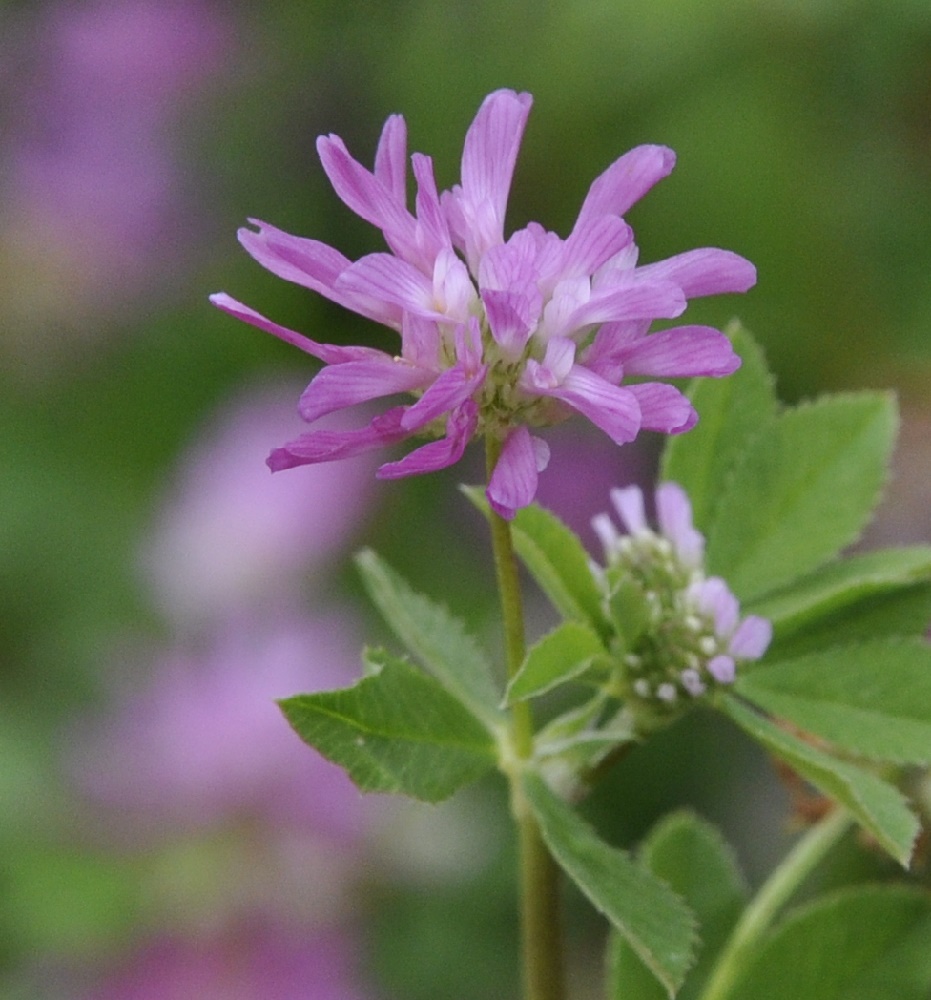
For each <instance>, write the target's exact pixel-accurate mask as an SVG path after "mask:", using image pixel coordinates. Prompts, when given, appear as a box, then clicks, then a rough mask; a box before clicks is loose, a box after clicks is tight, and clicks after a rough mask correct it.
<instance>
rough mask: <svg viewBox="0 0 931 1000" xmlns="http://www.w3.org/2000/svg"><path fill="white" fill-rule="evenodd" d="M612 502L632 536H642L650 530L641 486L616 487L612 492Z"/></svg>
mask: <svg viewBox="0 0 931 1000" xmlns="http://www.w3.org/2000/svg"><path fill="white" fill-rule="evenodd" d="M611 502H612V503H613V504H614V509H615V510H616V511H617V514H618V517H619V518H620V519H621V521H623V523H624V527H625V528H627V530H628V532H630V534H631V535H642V534H643V533H644V532H645V531H649V530H650V528H649V525H648V524H647V515H646V511H645V510H644V504H643V490H641V489H640V487H639V486H624V487H615V488H614V489H612V490H611Z"/></svg>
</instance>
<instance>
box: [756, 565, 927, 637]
mask: <svg viewBox="0 0 931 1000" xmlns="http://www.w3.org/2000/svg"><path fill="white" fill-rule="evenodd" d="M927 580H931V546H928V545H916V546H914V547H913V548H907V549H905V548H903V549H883V550H881V551H878V552H867V553H864V554H862V555H856V556H851V557H850V558H849V559H844V560H841V561H840V562H833V563H830V564H829V565H828V566H824V567H823V568H821V569H819V570H816V571H815V572H814V573H811V574H809V575H808V576H806V577H803V578H802V579H801V580H796V581H795V583H793V584H792V585H790V586H789V587H787V588H785V589H783V590H780V591H778V592H777V593H775V594H770V595H768V596H766V597H764V598H762V599H761V600H758V601H754V602H753V603H752V604H750V605H749V606H747V607H746V608H745V610H746V611H747V612H748V613H751V612H752V613H753V614H757V615H762V616H763V617H764V618H768V619H769V620H770V621H771V622H772V623H773V627H774V629H775V632H776V635H777V636H780V637H781V636H785V635H789V634H791V633H792V632H794V631H796V630H798V629H799V628H802V627H803V626H805V625H808V624H809V623H811V622H812V621H813V620H815V619H818V618H823V617H825V616H826V615H829V614H833V613H834V612H836V611H838V610H839V609H841V608H844V607H846V606H847V605H850V604H854V603H856V602H858V601H860V600H862V599H863V598H865V597H872V596H873V595H876V594H885V593H888V592H890V591H895V590H900V589H903V588H906V587H908V586H910V585H912V584H915V583H920V582H923V581H927Z"/></svg>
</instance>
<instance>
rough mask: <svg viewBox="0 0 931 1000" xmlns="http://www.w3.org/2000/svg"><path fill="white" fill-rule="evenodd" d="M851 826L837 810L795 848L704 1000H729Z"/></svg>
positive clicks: (733, 942)
mask: <svg viewBox="0 0 931 1000" xmlns="http://www.w3.org/2000/svg"><path fill="white" fill-rule="evenodd" d="M851 823H852V820H851V818H850V815H849V814H848V813H847V811H846V810H845V809H841V808H839V807H835V808H834V809H833V810H832V811H831V812H830V813H828V815H827V816H825V817H824V819H822V820H820V822H818V823H817V824H816V825H815V826H813V827H812V828H811V829H810V830H809V831H808V832H807V833H806V834H805V835H804V836H803V837H802V838H801V839H800V840H799V841H798V842H797V843H796V844H795V846H794V847H793V848H792V850H791V851H790V852H789V853H788V855H787V856H786V857H785V859H784V860H783V861H782V863H781V864H780V865H779V867H778V868H777V869H776V870H775V871H774V872H773V873H772V875H770V877H769V878H768V879H767V880H766V882H764V883H763V885H762V886H761V887H760V889H759V891H758V892H757V894H756V896H755V897H754V898H753V901H752V902H751V903H750V905H749V906H748V907H747V908H746V910H744V912H743V915H742V916H741V918H740V920H738V921H737V925H736V926H735V927H734V930H733V931H732V933H731V936H730V939H729V940H728V942H727V944H726V945H725V946H724V950H723V951H722V952H721V955H720V956H719V958H718V960H717V962H716V963H715V967H714V972H713V974H712V976H711V978H710V979H709V980H708V982H707V984H706V985H705V990H704V992H703V993H702V995H701V1000H726V998H728V997H730V996H731V991H732V989H733V987H734V984H735V983H736V982H737V980H738V979H739V978H740V976H741V975H742V974H743V972H744V970H745V969H746V967H747V966H748V965H749V964H750V961H751V960H752V959H753V957H754V954H755V952H756V948H757V945H758V944H759V942H760V939H761V938H762V937H763V935H764V934H765V933H766V931H767V930H769V927H770V926H771V924H772V922H773V920H774V919H775V917H776V914H777V913H778V912H779V910H781V909H782V907H783V906H784V905H785V904H786V903H787V902H788V901H789V899H790V898H791V896H792V895H793V894H794V893H795V891H796V889H798V887H799V886H800V885H801V884H802V882H804V880H805V879H806V878H807V877H808V875H809V874H810V873H811V872H812V871H813V870H814V868H815V867H816V866H817V865H818V864H819V862H820V861H821V860H822V859H823V858H824V856H825V855H826V854H827V853H828V851H830V850H831V848H832V847H833V846H834V845H835V844H836V843H837V842H838V841H839V840H840V839H841V837H842V836H843V835H844V834H845V833H846V832H847V829H848V828H849V827H850V825H851Z"/></svg>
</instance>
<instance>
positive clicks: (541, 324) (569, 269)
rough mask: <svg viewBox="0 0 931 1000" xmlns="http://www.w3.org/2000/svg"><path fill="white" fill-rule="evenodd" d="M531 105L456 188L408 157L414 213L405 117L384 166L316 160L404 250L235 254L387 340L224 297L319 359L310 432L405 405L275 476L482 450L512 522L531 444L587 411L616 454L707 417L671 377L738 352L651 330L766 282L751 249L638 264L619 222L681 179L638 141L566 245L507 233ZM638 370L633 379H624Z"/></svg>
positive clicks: (484, 140)
mask: <svg viewBox="0 0 931 1000" xmlns="http://www.w3.org/2000/svg"><path fill="white" fill-rule="evenodd" d="M530 105H531V97H530V95H529V94H518V93H515V92H514V91H511V90H499V91H495V92H494V93H492V94H490V95H489V96H488V97H487V98H486V99H485V100H484V102H483V103H482V106H481V107H480V108H479V111H478V114H477V115H476V117H475V119H474V121H473V122H472V124H471V126H470V127H469V129H468V132H467V133H466V137H465V144H464V149H463V154H462V169H461V181H460V183H459V184H457V185H455V186H454V187H453V188H452V189H451V190H449V191H444V192H442V193H440V192H438V191H437V187H436V183H435V180H434V174H433V164H432V161H431V160H430V158H429V157H427V156H423V155H422V154H417V153H415V154H414V155H413V156H412V157H411V163H412V168H413V174H414V178H415V181H416V188H417V193H416V197H415V204H414V211H413V212H412V211H411V210H410V209H409V208H408V205H407V199H406V193H405V192H406V161H407V132H406V126H405V123H404V119H403V118H401V117H400V116H392V117H391V118H389V119H388V121H387V122H386V123H385V127H384V130H383V131H382V135H381V139H380V141H379V144H378V149H377V151H376V154H375V164H374V168H373V169H372V170H369V169H368V168H366V167H364V166H362V164H360V163H359V162H358V161H357V160H355V159H354V158H353V157H352V156H351V155H350V153H349V151H348V150H347V149H346V146H345V144H344V143H343V141H342V140H341V139H340V138H339V137H337V136H332V135H331V136H323V137H321V138H320V139H319V140H318V143H317V149H318V152H319V154H320V159H321V161H322V163H323V168H324V170H325V171H326V173H327V176H328V177H329V179H330V181H331V183H332V184H333V187H334V189H335V191H336V193H337V195H338V196H339V197H340V198H341V199H342V201H343V202H344V203H345V204H346V205H347V206H348V207H349V208H350V209H352V211H354V212H355V213H356V214H357V215H359V216H361V217H362V218H363V219H365V220H367V221H368V222H371V223H372V224H373V225H375V226H376V227H378V228H379V229H380V230H381V232H382V234H383V236H384V239H385V242H386V244H387V246H388V248H389V250H390V252H389V253H373V254H369V255H367V256H365V257H362V258H361V259H360V260H358V261H355V262H353V261H350V260H348V259H347V258H346V257H344V256H343V255H342V254H341V253H340V252H339V251H338V250H336V249H334V248H333V247H330V246H328V245H326V244H324V243H321V242H319V241H317V240H313V239H307V238H303V237H297V236H292V235H289V234H288V233H284V232H282V231H281V230H279V229H276V228H275V227H274V226H271V225H269V224H268V223H265V222H259V221H256V220H253V224H254V226H255V228H254V229H242V230H240V233H239V238H240V242H241V243H242V245H243V246H244V247H245V249H246V250H247V251H248V252H249V253H250V254H251V255H252V256H253V257H254V258H255V259H256V260H257V261H258V262H259V263H260V264H262V265H263V266H264V267H266V268H267V269H268V270H270V271H272V272H273V273H274V274H276V275H278V276H279V277H282V278H284V279H286V280H288V281H293V282H296V283H297V284H300V285H303V286H304V287H306V288H310V289H312V290H313V291H316V292H318V293H319V294H321V295H324V296H325V297H327V298H329V299H331V300H332V301H334V302H336V303H338V304H339V305H342V306H344V307H346V308H348V309H351V310H352V311H354V312H356V313H359V314H360V315H362V316H365V317H367V318H369V319H372V320H375V321H376V322H378V323H382V324H384V325H385V326H388V327H391V328H392V329H393V330H394V331H396V333H397V334H398V335H399V338H400V343H399V346H398V347H397V348H395V349H393V350H391V351H379V350H375V349H372V348H368V347H341V346H334V345H328V344H321V343H318V342H316V341H313V340H310V339H309V338H306V337H302V336H301V335H300V334H297V333H295V332H294V331H292V330H288V329H286V328H284V327H281V326H279V325H278V324H276V323H274V322H272V321H271V320H269V319H266V318H265V317H264V316H262V315H261V314H259V313H257V312H255V311H254V310H253V309H251V308H249V307H248V306H245V305H243V304H242V303H239V302H237V301H236V300H235V299H232V298H231V297H230V296H228V295H226V294H225V293H219V294H216V295H213V296H212V297H211V300H212V301H213V303H214V304H215V305H216V306H218V307H219V308H220V309H223V310H225V311H226V312H228V313H230V314H231V315H233V316H235V317H237V318H239V319H241V320H243V321H245V322H247V323H250V324H252V325H253V326H256V327H258V328H259V329H262V330H265V331H267V332H269V333H272V334H273V335H275V336H277V337H280V338H281V339H283V340H285V341H287V342H288V343H291V344H294V345H296V346H299V347H301V348H302V349H303V350H304V351H306V352H307V353H308V354H311V355H312V356H313V357H316V358H317V359H319V360H320V361H322V362H323V363H324V365H325V367H324V368H323V370H322V371H321V372H320V373H319V374H318V375H317V376H316V377H315V378H314V379H313V381H312V382H311V383H310V385H309V386H308V388H307V390H306V391H305V393H304V395H303V396H302V398H301V404H300V412H301V415H302V416H303V418H304V419H305V420H306V421H308V422H309V423H310V424H312V425H313V424H314V423H315V421H316V420H317V419H319V418H320V417H321V416H323V415H324V414H326V413H329V412H332V411H335V410H341V409H344V408H346V407H350V406H354V405H356V404H358V403H362V402H366V401H369V400H373V399H378V398H384V397H388V396H393V395H395V394H397V393H409V394H411V395H413V396H414V397H415V402H414V403H412V404H409V405H401V406H397V407H395V408H393V409H389V410H388V411H387V412H386V413H385V414H383V415H382V416H380V417H376V418H374V419H373V420H371V421H370V422H369V424H368V425H367V426H365V427H363V428H361V429H357V430H354V431H346V432H343V433H342V434H341V435H334V434H333V433H332V432H328V431H321V430H319V429H316V428H313V427H312V429H311V430H309V431H308V432H306V433H305V434H303V435H301V436H300V437H298V438H296V439H295V440H293V441H291V442H289V443H287V444H285V445H284V446H283V447H281V448H278V449H276V450H275V451H273V452H272V454H271V456H270V458H269V460H268V464H269V465H270V466H271V468H272V469H273V470H278V469H284V468H291V467H293V466H295V465H304V464H308V463H313V462H323V461H332V460H334V459H337V458H343V457H346V456H348V455H352V454H357V453H359V452H360V451H367V450H370V449H375V448H380V447H382V446H385V445H391V444H394V443H396V442H398V441H402V440H404V439H406V438H408V437H414V436H425V437H428V438H435V439H437V440H434V441H432V442H431V443H429V444H426V445H422V446H420V447H417V448H415V449H414V450H413V451H411V452H410V453H408V455H407V456H406V458H404V459H403V460H402V461H401V462H392V463H388V464H387V465H386V466H382V468H381V469H380V470H379V472H378V475H379V476H380V477H383V478H395V477H398V476H408V475H415V474H419V473H424V472H431V471H434V470H437V469H442V468H444V467H446V466H449V465H452V464H453V463H454V462H456V461H458V459H459V457H460V456H461V454H462V452H463V450H464V448H465V446H466V444H467V443H468V442H469V441H470V440H471V439H472V438H474V437H476V436H490V437H492V438H493V439H497V440H498V441H499V442H500V443H501V450H500V456H499V458H498V461H497V465H496V467H495V469H494V472H493V474H492V477H491V479H490V481H489V486H488V491H487V492H488V500H489V502H490V504H491V506H492V507H493V508H494V509H495V510H496V511H497V512H498V513H499V514H500V515H501V516H503V517H511V516H513V514H514V513H515V511H516V510H517V509H519V508H520V507H523V506H526V505H527V504H528V503H530V502H531V501H532V500H533V498H534V495H535V493H536V489H537V478H538V474H539V473H540V472H542V471H543V469H544V468H545V467H546V463H547V459H548V450H547V448H546V447H545V446H543V445H542V443H541V442H540V440H539V438H537V436H536V434H535V433H534V431H535V430H536V429H537V428H540V427H545V426H548V425H552V424H554V423H557V422H560V421H562V420H564V419H566V418H567V417H568V416H570V415H571V414H573V413H579V414H581V415H582V416H584V417H586V418H587V419H588V420H590V421H591V422H592V423H593V424H594V425H595V426H596V427H598V428H599V429H600V430H602V431H603V432H604V433H606V434H607V435H608V437H609V438H611V440H612V441H614V442H615V443H616V444H625V443H627V442H629V441H632V440H633V439H634V438H635V437H636V436H637V434H638V433H639V431H640V430H641V429H647V430H656V431H662V432H665V433H679V432H682V431H685V430H688V429H689V428H691V427H692V426H693V425H694V424H695V422H696V420H697V415H696V413H695V411H694V409H693V408H692V405H691V403H690V402H689V401H688V399H686V397H685V396H683V395H682V393H680V392H679V390H678V389H676V388H674V387H673V386H671V385H669V384H668V383H667V382H666V381H664V380H665V379H669V378H683V377H691V376H697V375H707V376H714V377H718V376H723V375H727V374H730V373H731V372H733V371H734V370H735V369H736V368H737V367H738V366H739V364H740V359H739V358H738V357H737V355H736V354H735V353H734V351H733V349H732V347H731V344H730V342H729V341H728V339H727V338H726V337H725V336H724V335H723V334H722V333H721V332H719V331H718V330H715V329H712V328H710V327H706V326H695V325H689V326H676V327H673V328H672V329H667V330H664V331H662V332H659V333H653V334H650V333H649V329H650V326H651V324H652V322H653V321H654V320H657V319H674V318H676V317H678V316H679V315H681V313H682V312H683V311H684V310H685V308H686V304H687V300H688V299H690V298H694V297H697V296H703V295H716V294H720V293H722V292H743V291H746V290H747V289H748V288H750V287H751V286H752V285H753V284H754V282H755V280H756V272H755V270H754V268H753V266H752V265H751V264H750V263H749V262H748V261H746V260H744V259H743V258H742V257H739V256H738V255H737V254H734V253H731V252H729V251H726V250H718V249H714V248H705V249H699V250H691V251H688V252H686V253H682V254H679V255H677V256H674V257H671V258H669V259H668V260H664V261H659V262H657V263H653V264H648V265H645V266H640V265H639V264H638V260H637V247H636V245H635V243H634V238H633V233H632V231H631V229H630V226H628V225H627V223H626V222H625V221H624V218H623V216H624V213H625V212H626V211H627V210H628V209H629V208H630V207H631V205H633V204H634V202H636V201H637V200H638V199H639V198H640V197H641V196H642V195H644V194H645V193H646V192H647V191H648V190H649V189H650V188H651V187H652V186H653V185H654V184H655V183H656V182H657V181H659V180H660V179H662V178H663V177H665V176H666V175H667V174H668V173H669V172H670V171H671V170H672V168H673V165H674V163H675V156H674V154H673V153H672V151H671V150H669V149H666V148H665V147H663V146H638V147H637V148H636V149H633V150H631V151H630V152H629V153H626V154H625V155H624V156H622V157H620V158H619V159H618V160H616V161H615V162H614V163H613V164H611V166H609V167H608V169H607V170H606V171H604V173H602V174H601V176H600V177H598V178H596V180H595V181H594V183H593V184H592V185H591V188H590V189H589V192H588V194H587V195H586V197H585V199H584V200H583V202H582V206H581V209H580V211H579V215H578V218H577V220H576V223H575V225H574V226H573V229H572V231H571V232H570V233H569V235H568V236H567V237H565V238H562V237H560V236H558V235H557V234H556V233H553V232H550V231H548V230H546V229H544V228H543V226H541V225H539V224H538V223H535V222H532V223H530V224H529V225H528V226H526V227H525V228H524V229H520V230H518V231H516V232H514V233H512V234H511V235H510V236H507V237H506V236H505V231H504V220H505V213H506V208H507V200H508V194H509V191H510V185H511V178H512V175H513V172H514V165H515V162H516V159H517V153H518V150H519V147H520V142H521V138H522V136H523V132H524V127H525V125H526V122H527V117H528V115H529V112H530ZM631 376H636V377H637V378H638V379H645V380H644V381H638V382H637V383H636V384H629V383H628V382H627V380H628V379H629V378H630V377H631Z"/></svg>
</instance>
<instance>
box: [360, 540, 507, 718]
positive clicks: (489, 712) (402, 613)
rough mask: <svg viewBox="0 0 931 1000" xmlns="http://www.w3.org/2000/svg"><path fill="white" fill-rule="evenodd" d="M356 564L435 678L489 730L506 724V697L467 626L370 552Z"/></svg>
mask: <svg viewBox="0 0 931 1000" xmlns="http://www.w3.org/2000/svg"><path fill="white" fill-rule="evenodd" d="M356 564H357V565H358V567H359V570H360V572H361V573H362V580H363V582H364V583H365V587H366V590H367V591H368V593H369V596H370V597H371V598H372V601H373V602H374V603H375V605H376V606H377V608H378V610H379V611H380V612H381V613H382V616H383V617H384V619H385V621H386V622H387V623H388V625H389V626H390V627H391V629H392V631H393V632H394V634H395V635H396V636H397V637H398V638H399V639H400V640H401V642H403V643H404V645H405V646H406V647H407V648H408V649H409V650H410V652H411V653H412V654H413V655H414V656H415V657H416V658H417V659H418V660H420V662H421V663H422V664H423V665H424V666H425V667H426V668H427V669H428V670H429V671H430V672H431V673H432V674H433V676H434V677H436V679H437V680H438V681H439V682H440V683H441V684H442V685H443V687H444V688H446V690H447V691H449V693H450V694H452V695H454V696H455V697H456V698H458V699H459V701H461V702H462V704H463V705H465V706H466V707H467V708H468V709H469V710H470V711H471V712H472V714H473V715H475V716H476V717H477V718H479V719H481V720H482V721H483V722H484V723H485V724H486V726H487V727H488V728H489V730H494V729H496V728H497V727H498V725H499V724H500V723H501V721H502V718H503V716H502V714H501V711H500V710H499V708H498V703H499V701H500V698H501V696H500V694H499V693H498V691H497V690H496V687H495V683H494V680H493V679H492V668H491V664H490V663H489V661H488V658H487V657H486V656H485V654H484V653H483V652H482V650H481V649H480V648H479V646H478V644H477V643H476V641H475V639H473V637H472V636H471V635H470V634H469V633H468V632H467V631H466V628H465V626H464V625H463V623H462V622H461V621H460V620H459V619H458V618H456V617H454V616H453V615H451V614H450V613H449V612H448V611H447V610H446V608H444V607H441V606H440V605H439V604H435V603H434V602H433V601H431V600H429V599H428V598H427V597H424V596H423V595H421V594H418V593H416V592H415V591H413V590H412V589H411V588H410V587H409V586H408V584H407V583H406V582H405V581H404V580H403V579H402V578H401V577H400V576H399V575H398V574H397V573H395V571H394V570H393V569H391V567H390V566H388V564H387V563H385V562H384V561H383V560H382V559H380V558H379V557H378V556H377V555H376V554H375V553H374V552H372V551H371V550H370V549H365V550H363V551H362V552H360V553H359V554H358V555H357V556H356Z"/></svg>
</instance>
